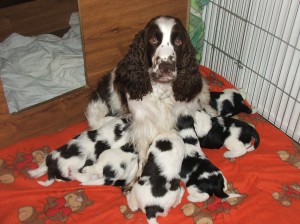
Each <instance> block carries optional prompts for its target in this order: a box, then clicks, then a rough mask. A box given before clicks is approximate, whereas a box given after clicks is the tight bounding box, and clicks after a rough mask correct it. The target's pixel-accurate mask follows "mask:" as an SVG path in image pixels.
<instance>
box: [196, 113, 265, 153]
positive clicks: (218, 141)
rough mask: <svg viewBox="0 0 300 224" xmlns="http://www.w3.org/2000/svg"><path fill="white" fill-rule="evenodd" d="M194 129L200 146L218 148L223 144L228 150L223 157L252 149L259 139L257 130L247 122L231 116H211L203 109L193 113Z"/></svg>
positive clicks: (256, 145) (255, 146)
mask: <svg viewBox="0 0 300 224" xmlns="http://www.w3.org/2000/svg"><path fill="white" fill-rule="evenodd" d="M195 130H196V133H197V136H198V138H199V141H200V145H201V147H204V148H210V149H219V148H221V147H222V146H225V147H226V148H227V149H228V150H229V151H228V152H225V153H224V157H225V158H235V157H239V156H242V155H244V154H245V153H246V152H249V151H253V150H254V149H256V148H257V147H258V145H259V141H260V138H259V135H258V133H257V131H256V130H255V128H253V127H252V126H250V125H249V124H247V123H245V122H243V121H240V120H237V119H234V118H231V117H211V116H210V115H209V114H208V113H206V112H205V111H204V110H199V111H197V112H196V114H195ZM252 138H253V139H254V144H253V145H252V144H251V140H252Z"/></svg>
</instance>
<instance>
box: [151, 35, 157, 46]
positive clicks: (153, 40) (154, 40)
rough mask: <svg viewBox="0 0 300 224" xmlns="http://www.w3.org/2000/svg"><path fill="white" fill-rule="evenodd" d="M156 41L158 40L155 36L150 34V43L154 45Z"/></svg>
mask: <svg viewBox="0 0 300 224" xmlns="http://www.w3.org/2000/svg"><path fill="white" fill-rule="evenodd" d="M157 43H158V40H157V38H156V36H152V37H151V38H150V44H152V45H155V44H157Z"/></svg>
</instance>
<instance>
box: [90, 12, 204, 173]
mask: <svg viewBox="0 0 300 224" xmlns="http://www.w3.org/2000/svg"><path fill="white" fill-rule="evenodd" d="M209 98H210V95H209V89H208V85H207V84H206V83H205V82H204V80H203V77H202V76H201V74H199V72H198V64H197V62H196V58H195V49H194V48H193V46H192V44H191V41H190V39H189V35H188V33H187V31H186V29H185V28H184V26H183V24H182V23H181V21H180V20H179V19H177V18H174V17H171V16H158V17H155V18H153V19H152V20H151V21H150V22H149V23H148V24H147V25H146V26H145V28H144V29H143V30H141V31H140V32H138V34H137V35H136V36H135V38H134V40H133V42H132V44H131V45H130V48H129V50H128V52H127V54H126V55H125V56H124V58H123V59H122V60H121V61H120V62H119V63H118V64H117V66H116V67H115V69H114V70H113V71H112V72H111V73H109V74H107V75H106V76H105V77H104V78H103V79H102V80H101V81H100V82H99V84H98V88H97V90H96V91H95V92H94V94H93V97H92V99H91V101H90V103H89V105H88V107H87V110H86V116H87V120H88V123H89V126H90V128H91V129H97V128H98V125H99V124H100V123H101V119H102V118H103V117H104V116H105V115H106V114H122V115H124V114H128V115H129V114H130V116H132V124H131V127H130V131H131V138H132V142H133V144H134V145H135V147H136V148H137V151H138V153H139V159H140V169H139V171H140V172H141V170H142V167H143V165H144V164H145V161H146V155H147V150H148V148H149V145H150V144H151V143H152V141H153V139H154V138H155V137H156V136H158V135H160V134H162V133H169V132H172V130H173V128H174V127H175V126H176V119H177V117H178V115H179V114H181V113H183V112H184V113H188V114H190V115H192V116H193V115H194V113H195V112H196V111H197V109H199V106H200V107H201V105H209ZM199 104H200V105H199ZM103 105H104V106H103Z"/></svg>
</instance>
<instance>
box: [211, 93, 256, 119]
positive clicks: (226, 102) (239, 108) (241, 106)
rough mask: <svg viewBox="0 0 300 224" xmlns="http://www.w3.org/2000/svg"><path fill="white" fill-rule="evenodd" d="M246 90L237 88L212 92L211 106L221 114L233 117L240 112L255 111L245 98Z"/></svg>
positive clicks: (249, 112)
mask: <svg viewBox="0 0 300 224" xmlns="http://www.w3.org/2000/svg"><path fill="white" fill-rule="evenodd" d="M245 98H246V94H245V92H243V91H242V90H236V89H225V90H223V91H222V92H210V102H209V104H210V106H211V107H212V108H214V109H215V110H216V111H217V113H218V115H219V116H222V117H232V116H234V115H236V114H238V113H241V112H244V113H248V114H251V113H254V112H255V110H252V109H251V108H249V107H248V106H247V105H246V104H245V103H244V100H245Z"/></svg>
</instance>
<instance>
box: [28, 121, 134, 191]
mask: <svg viewBox="0 0 300 224" xmlns="http://www.w3.org/2000/svg"><path fill="white" fill-rule="evenodd" d="M101 122H102V123H101V127H99V128H98V129H97V130H93V131H84V132H82V133H80V134H79V135H77V136H76V137H74V138H73V139H72V140H70V141H69V142H68V143H67V144H65V145H63V146H61V147H60V148H58V149H56V150H54V151H52V152H51V153H50V154H49V155H48V156H47V157H46V162H45V164H44V165H42V166H40V167H39V168H37V169H35V170H30V171H28V174H29V175H30V176H31V177H33V178H37V177H40V176H42V175H44V174H46V173H48V180H47V181H38V183H39V184H41V185H43V186H49V185H51V184H52V183H53V182H54V181H55V179H56V180H63V181H69V180H73V179H74V177H73V176H72V175H70V174H72V173H77V172H82V170H83V169H88V168H87V167H88V166H91V165H93V164H94V163H96V162H97V164H101V165H102V167H103V176H102V178H103V183H104V184H116V183H120V181H121V182H122V180H123V179H124V178H121V179H120V181H117V179H116V177H119V176H115V177H113V176H112V173H113V172H116V170H114V168H115V167H116V166H119V168H120V167H121V168H120V169H119V170H122V167H125V168H126V166H127V165H128V164H131V163H132V162H133V161H135V162H137V155H136V154H135V153H134V152H133V150H132V149H129V150H128V147H129V146H128V142H129V141H130V136H129V132H128V128H129V126H130V121H128V120H127V119H122V118H117V117H111V116H108V117H104V118H103V119H102V121H101ZM129 148H130V147H129ZM111 150H114V152H112V151H111ZM107 151H109V152H107ZM115 151H118V153H116V154H115V155H113V154H114V153H115ZM103 153H104V156H103V157H102V156H101V155H102V154H103ZM125 154H126V155H127V154H128V155H129V156H127V157H124V158H118V159H117V158H115V157H118V156H122V157H123V156H124V155H125ZM107 155H110V156H112V157H111V158H110V159H108V158H107ZM102 158H103V159H102ZM125 158H127V159H128V161H127V162H126V161H124V160H123V159H125ZM110 160H111V161H117V162H120V164H117V163H116V164H114V166H111V163H110ZM123 162H124V163H123ZM131 165H132V164H131ZM129 177H131V175H129V174H128V176H127V178H129ZM125 179H126V178H125ZM125 182H128V181H125Z"/></svg>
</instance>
